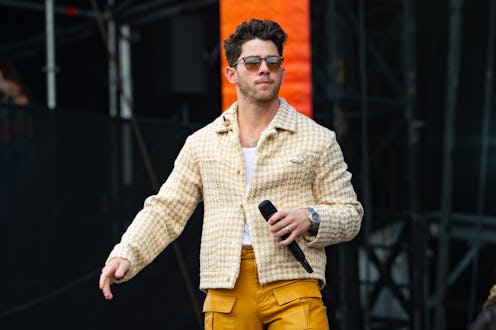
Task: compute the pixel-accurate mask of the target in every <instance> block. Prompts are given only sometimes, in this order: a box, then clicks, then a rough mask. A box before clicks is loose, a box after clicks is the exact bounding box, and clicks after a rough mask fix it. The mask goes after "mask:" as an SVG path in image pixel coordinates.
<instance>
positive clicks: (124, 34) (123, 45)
mask: <svg viewBox="0 0 496 330" xmlns="http://www.w3.org/2000/svg"><path fill="white" fill-rule="evenodd" d="M130 37H131V28H130V27H129V25H122V26H121V28H120V38H119V70H120V77H121V82H122V93H123V95H121V118H122V119H130V118H131V114H132V110H133V109H132V108H131V105H132V101H133V97H132V80H131V44H130V41H129V40H130Z"/></svg>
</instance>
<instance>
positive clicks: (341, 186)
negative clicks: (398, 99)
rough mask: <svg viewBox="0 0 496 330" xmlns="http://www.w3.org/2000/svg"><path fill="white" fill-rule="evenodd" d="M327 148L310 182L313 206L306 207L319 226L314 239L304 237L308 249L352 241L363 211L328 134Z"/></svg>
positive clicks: (342, 160)
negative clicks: (314, 215)
mask: <svg viewBox="0 0 496 330" xmlns="http://www.w3.org/2000/svg"><path fill="white" fill-rule="evenodd" d="M329 141H330V142H329V144H328V146H327V148H326V149H325V150H324V151H323V152H322V153H321V155H320V157H319V160H318V163H317V167H316V175H315V178H314V182H313V185H312V186H313V188H312V189H313V195H314V199H315V203H316V205H309V206H311V207H313V208H314V209H315V211H317V212H318V213H319V214H320V217H321V223H320V226H319V230H318V232H317V234H316V235H314V236H312V235H310V234H306V235H305V239H307V240H308V241H309V242H308V246H311V247H326V246H329V245H332V244H337V243H340V242H345V241H350V240H352V239H353V238H354V237H355V236H356V235H357V234H358V232H359V230H360V226H361V221H362V217H363V208H362V205H361V204H360V202H358V200H357V196H356V193H355V191H354V189H353V186H352V184H351V173H350V172H348V170H347V169H348V166H347V164H346V163H345V162H344V159H343V154H342V151H341V148H340V146H339V144H338V143H337V141H336V135H335V133H334V132H330V139H329Z"/></svg>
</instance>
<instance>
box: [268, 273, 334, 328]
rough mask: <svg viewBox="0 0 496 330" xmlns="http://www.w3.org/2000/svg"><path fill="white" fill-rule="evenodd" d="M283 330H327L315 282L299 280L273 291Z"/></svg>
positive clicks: (323, 310)
mask: <svg viewBox="0 0 496 330" xmlns="http://www.w3.org/2000/svg"><path fill="white" fill-rule="evenodd" d="M273 294H274V298H275V299H276V301H277V304H278V305H279V308H280V309H281V315H282V321H283V323H284V329H285V330H306V329H319V330H324V329H329V323H328V320H327V311H326V308H325V306H324V304H323V302H322V294H321V293H320V289H319V286H318V283H317V281H313V280H303V281H301V280H299V281H295V282H294V283H291V284H288V285H285V286H283V287H279V288H277V289H274V291H273Z"/></svg>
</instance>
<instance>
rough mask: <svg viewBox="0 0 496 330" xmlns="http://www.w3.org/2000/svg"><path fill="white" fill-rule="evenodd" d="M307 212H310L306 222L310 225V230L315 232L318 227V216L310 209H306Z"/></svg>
mask: <svg viewBox="0 0 496 330" xmlns="http://www.w3.org/2000/svg"><path fill="white" fill-rule="evenodd" d="M307 210H308V212H310V216H309V217H308V221H310V224H311V225H312V226H311V227H310V229H311V230H313V231H315V232H317V231H318V230H319V226H320V214H318V213H317V211H315V210H314V209H313V208H311V207H307Z"/></svg>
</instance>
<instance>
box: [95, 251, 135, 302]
mask: <svg viewBox="0 0 496 330" xmlns="http://www.w3.org/2000/svg"><path fill="white" fill-rule="evenodd" d="M129 267H130V263H129V261H128V260H126V259H122V258H115V259H111V260H110V261H109V262H108V263H107V265H105V267H103V268H102V273H101V274H100V280H99V282H98V285H99V287H100V290H102V293H103V296H104V297H105V299H106V300H112V299H113V298H114V296H113V294H112V290H110V285H112V283H113V282H114V281H115V280H119V279H121V278H123V277H124V275H126V273H127V271H128V270H129Z"/></svg>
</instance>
